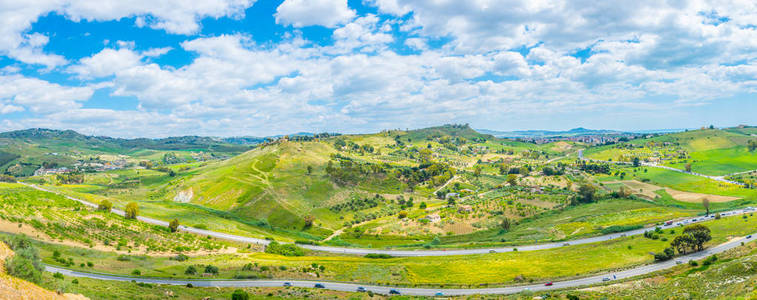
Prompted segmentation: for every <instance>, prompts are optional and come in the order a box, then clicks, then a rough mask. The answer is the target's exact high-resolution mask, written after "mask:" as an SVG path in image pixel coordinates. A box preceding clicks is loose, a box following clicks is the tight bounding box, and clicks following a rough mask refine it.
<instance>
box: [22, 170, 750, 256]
mask: <svg viewBox="0 0 757 300" xmlns="http://www.w3.org/2000/svg"><path fill="white" fill-rule="evenodd" d="M19 183H20V184H23V185H26V186H28V187H32V188H35V189H37V190H41V191H45V192H49V193H54V194H60V193H58V192H55V191H52V190H48V189H45V188H42V187H39V186H37V185H34V184H28V183H24V182H19ZM60 195H62V196H64V197H66V198H68V199H70V200H74V201H77V202H80V203H82V204H84V205H87V206H90V207H95V208H96V207H97V204H94V203H92V202H89V201H85V200H81V199H78V198H74V197H71V196H67V195H63V194H60ZM111 212H113V213H114V214H117V215H120V216H123V215H124V211H123V210H120V209H115V208H114V209H112V210H111ZM750 212H755V209H754V208H751V207H747V208H744V209H739V210H732V211H726V212H721V213H720V214H721V216H723V217H728V216H734V215H740V214H744V213H750ZM712 218H714V215H710V217H708V218H706V217H702V216H699V217H692V218H688V219H682V220H677V221H675V222H671V224H670V225H662V226H659V227H662V228H663V229H665V228H671V227H676V226H678V225H686V224H691V223H696V222H701V221H704V220H707V219H712ZM137 219H138V220H140V221H142V222H145V223H149V224H154V225H159V226H166V227H167V226H168V222H166V221H161V220H158V219H153V218H149V217H143V216H137ZM179 230H182V231H185V232H190V233H195V234H200V235H207V236H212V237H215V238H219V239H225V240H229V241H235V242H241V243H251V244H259V245H268V243H269V242H270V241H268V240H265V239H259V238H253V237H246V236H239V235H234V234H228V233H223V232H217V231H211V230H205V229H199V228H194V227H188V226H183V225H181V226H179ZM649 230H654V227H648V228H640V229H636V230H631V231H625V232H619V233H612V234H607V235H601V236H595V237H589V238H582V239H576V240H570V241H563V242H551V243H544V244H533V245H522V246H517V247H492V248H477V249H456V250H382V249H365V248H347V247H334V246H318V245H299V246H300V247H302V248H306V249H310V250H316V251H323V252H329V253H340V254H353V255H365V254H387V255H391V256H449V255H470V254H485V253H494V252H510V251H514V250H515V249H517V251H533V250H544V249H553V248H559V247H564V246H569V245H580V244H589V243H596V242H602V241H608V240H613V239H617V238H620V237H625V236H632V235H639V234H643V233H644V232H645V231H649Z"/></svg>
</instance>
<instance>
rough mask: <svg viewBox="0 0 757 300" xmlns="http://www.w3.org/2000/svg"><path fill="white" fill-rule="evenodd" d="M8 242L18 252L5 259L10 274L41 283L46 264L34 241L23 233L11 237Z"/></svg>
mask: <svg viewBox="0 0 757 300" xmlns="http://www.w3.org/2000/svg"><path fill="white" fill-rule="evenodd" d="M6 243H7V244H8V246H9V247H10V248H11V249H12V250H13V251H15V252H16V254H15V255H13V256H12V257H8V258H6V259H5V269H6V271H7V272H8V274H10V275H12V276H15V277H18V278H22V279H25V280H27V281H31V282H34V283H39V282H40V281H41V280H42V271H43V270H44V266H43V265H42V260H41V259H40V258H39V252H37V249H36V248H34V246H33V245H32V241H31V240H30V239H29V238H28V237H26V236H25V235H23V234H21V235H14V236H12V237H10V238H9V239H8V240H7V241H6Z"/></svg>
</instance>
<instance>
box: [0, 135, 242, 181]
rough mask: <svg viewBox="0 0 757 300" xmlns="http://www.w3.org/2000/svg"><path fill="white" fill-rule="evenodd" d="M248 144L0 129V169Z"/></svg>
mask: <svg viewBox="0 0 757 300" xmlns="http://www.w3.org/2000/svg"><path fill="white" fill-rule="evenodd" d="M250 148H251V146H247V145H234V144H229V143H226V142H224V141H221V140H216V139H214V138H210V137H199V136H184V137H169V138H163V139H146V138H139V139H121V138H111V137H103V136H87V135H83V134H80V133H77V132H76V131H73V130H64V131H62V130H52V129H41V128H34V129H26V130H18V131H10V132H3V133H0V173H6V174H9V175H14V176H21V177H23V176H30V175H32V174H33V173H34V170H36V169H39V168H40V167H43V166H44V167H46V168H58V167H68V168H71V167H72V166H73V165H74V164H75V163H76V162H79V161H85V160H91V158H93V157H94V156H97V155H125V156H128V157H132V158H134V159H145V160H152V159H156V158H160V157H161V156H162V155H163V154H165V153H166V152H168V151H203V152H207V153H218V154H221V155H234V154H238V153H242V152H244V151H247V150H249V149H250Z"/></svg>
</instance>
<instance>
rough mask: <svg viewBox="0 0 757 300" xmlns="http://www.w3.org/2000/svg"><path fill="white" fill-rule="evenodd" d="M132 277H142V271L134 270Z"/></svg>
mask: <svg viewBox="0 0 757 300" xmlns="http://www.w3.org/2000/svg"><path fill="white" fill-rule="evenodd" d="M131 275H134V276H139V275H142V271H140V270H137V269H134V270H133V271H131Z"/></svg>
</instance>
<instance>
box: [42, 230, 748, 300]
mask: <svg viewBox="0 0 757 300" xmlns="http://www.w3.org/2000/svg"><path fill="white" fill-rule="evenodd" d="M754 234H755V235H757V233H754ZM750 240H751V239H747V238H745V237H741V238H737V239H733V240H731V241H729V242H726V243H723V244H720V245H718V246H715V247H712V248H707V249H705V250H704V251H701V252H696V253H692V254H688V255H684V256H680V257H676V258H675V259H672V260H668V261H665V262H659V263H653V264H649V265H644V266H639V267H636V268H632V269H628V270H623V271H619V272H613V273H605V274H600V275H594V276H589V277H584V278H579V279H571V280H564V281H555V282H553V284H552V285H551V286H546V285H544V284H543V283H539V284H530V285H519V286H508V287H492V288H477V289H440V288H436V289H435V288H406V287H392V286H376V285H362V284H356V283H341V282H330V281H309V280H188V279H161V278H148V277H128V276H117V275H107V274H96V273H85V272H78V271H73V270H69V269H64V268H59V267H54V266H49V265H46V266H45V268H46V270H47V271H48V272H60V273H61V274H63V275H66V276H71V277H85V278H93V279H99V280H116V281H135V282H144V283H153V284H170V285H186V284H188V283H191V284H192V285H193V286H196V287H279V286H284V284H285V283H288V284H291V286H295V287H305V288H313V287H314V286H315V285H316V284H321V285H323V288H325V289H329V290H335V291H345V292H353V291H356V290H357V289H358V287H363V288H364V289H365V290H366V291H372V292H374V293H377V294H384V295H387V294H390V290H395V291H397V292H399V293H400V294H402V295H415V296H434V295H444V296H459V295H479V294H515V293H520V292H522V291H526V290H530V291H534V292H540V291H549V290H556V289H564V288H577V287H582V286H587V285H592V284H598V283H603V282H613V281H617V280H622V279H626V278H631V277H635V276H640V275H645V274H649V273H653V272H657V271H660V270H665V269H668V268H671V267H673V266H675V265H676V264H677V263H678V262H680V263H686V262H688V261H689V260H691V259H693V260H699V259H702V258H705V257H707V256H709V255H712V254H718V253H721V252H724V251H726V250H729V249H732V248H735V247H738V246H740V245H741V242H745V241H750Z"/></svg>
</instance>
